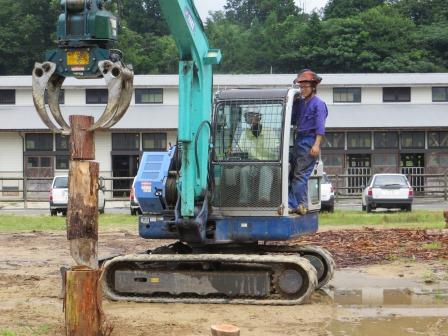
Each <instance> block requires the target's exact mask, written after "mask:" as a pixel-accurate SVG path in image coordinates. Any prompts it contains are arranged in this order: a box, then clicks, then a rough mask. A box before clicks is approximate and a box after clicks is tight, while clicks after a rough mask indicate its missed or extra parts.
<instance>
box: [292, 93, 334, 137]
mask: <svg viewBox="0 0 448 336" xmlns="http://www.w3.org/2000/svg"><path fill="white" fill-rule="evenodd" d="M327 116H328V109H327V105H326V104H325V102H324V101H323V100H322V99H320V98H319V97H317V96H313V97H312V98H311V99H310V100H309V101H305V99H300V100H299V101H297V102H295V103H294V105H293V107H292V117H291V124H293V125H296V126H297V133H298V134H303V135H325V120H326V119H327Z"/></svg>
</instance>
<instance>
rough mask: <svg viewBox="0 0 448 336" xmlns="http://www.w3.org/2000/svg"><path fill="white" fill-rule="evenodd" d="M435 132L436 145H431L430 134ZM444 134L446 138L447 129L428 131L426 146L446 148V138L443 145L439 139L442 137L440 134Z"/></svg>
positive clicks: (447, 145)
mask: <svg viewBox="0 0 448 336" xmlns="http://www.w3.org/2000/svg"><path fill="white" fill-rule="evenodd" d="M432 133H433V134H434V133H436V134H437V138H438V139H437V140H438V143H439V144H438V145H432V144H431V134H432ZM443 134H444V135H445V137H447V139H448V132H447V131H428V148H448V140H447V141H446V144H445V145H441V144H440V143H441V141H440V138H441V137H442V135H443Z"/></svg>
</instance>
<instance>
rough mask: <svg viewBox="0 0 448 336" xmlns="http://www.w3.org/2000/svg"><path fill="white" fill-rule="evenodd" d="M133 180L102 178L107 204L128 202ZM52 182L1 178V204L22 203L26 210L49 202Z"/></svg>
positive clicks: (44, 179)
mask: <svg viewBox="0 0 448 336" xmlns="http://www.w3.org/2000/svg"><path fill="white" fill-rule="evenodd" d="M133 179H134V177H105V176H101V177H100V181H99V184H100V186H101V187H102V189H103V191H104V193H105V197H106V202H116V201H128V200H129V192H130V185H131V183H132V180H133ZM52 181H53V178H52V177H9V176H8V177H0V202H21V203H24V207H25V208H27V207H28V203H29V202H48V201H49V192H50V188H51V182H52ZM123 182H124V183H123ZM114 184H115V185H114ZM117 185H118V187H117ZM120 194H121V195H120ZM117 195H120V196H117Z"/></svg>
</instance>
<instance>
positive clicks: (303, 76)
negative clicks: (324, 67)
mask: <svg viewBox="0 0 448 336" xmlns="http://www.w3.org/2000/svg"><path fill="white" fill-rule="evenodd" d="M321 81H322V77H320V76H318V75H317V74H316V73H315V72H314V71H312V70H309V69H304V70H302V71H300V72H299V74H298V75H297V79H296V80H295V81H294V83H301V82H311V83H315V84H316V85H317V84H319V83H320V82H321Z"/></svg>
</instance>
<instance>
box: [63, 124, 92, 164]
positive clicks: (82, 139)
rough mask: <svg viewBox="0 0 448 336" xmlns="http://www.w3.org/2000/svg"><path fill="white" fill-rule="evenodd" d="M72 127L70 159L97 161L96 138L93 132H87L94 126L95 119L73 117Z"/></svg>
mask: <svg viewBox="0 0 448 336" xmlns="http://www.w3.org/2000/svg"><path fill="white" fill-rule="evenodd" d="M69 119H70V126H71V129H72V132H71V134H70V159H71V160H95V138H94V132H93V131H87V130H88V129H89V128H90V127H91V126H93V122H94V118H93V117H90V116H82V115H71V116H70V117H69Z"/></svg>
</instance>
